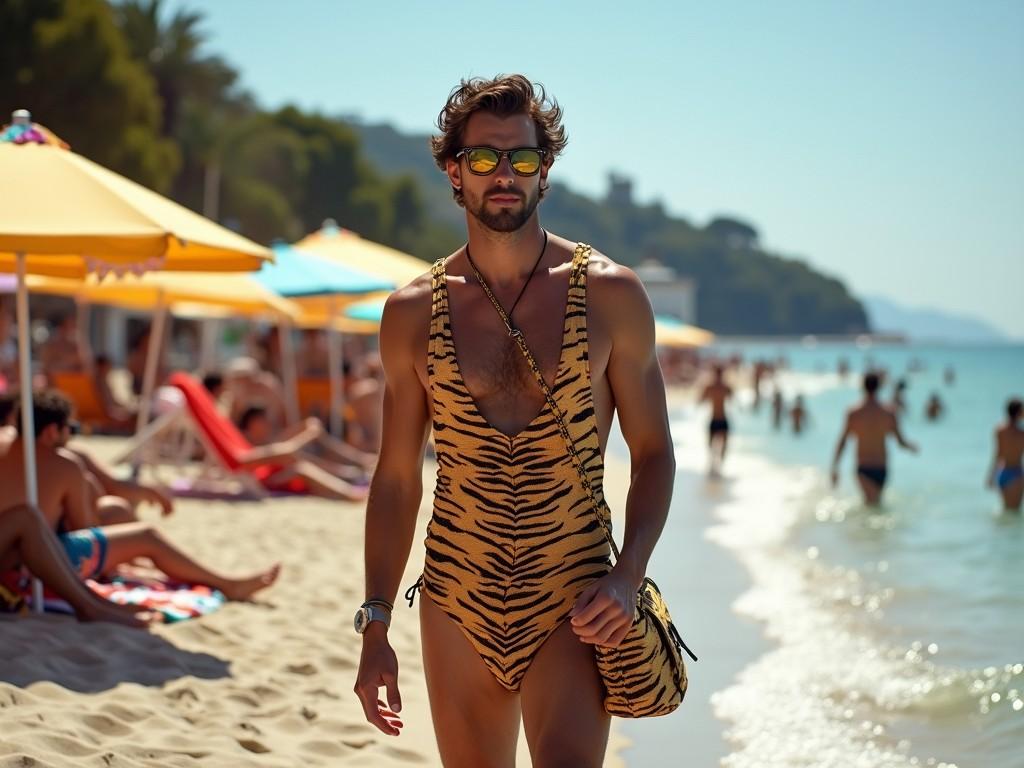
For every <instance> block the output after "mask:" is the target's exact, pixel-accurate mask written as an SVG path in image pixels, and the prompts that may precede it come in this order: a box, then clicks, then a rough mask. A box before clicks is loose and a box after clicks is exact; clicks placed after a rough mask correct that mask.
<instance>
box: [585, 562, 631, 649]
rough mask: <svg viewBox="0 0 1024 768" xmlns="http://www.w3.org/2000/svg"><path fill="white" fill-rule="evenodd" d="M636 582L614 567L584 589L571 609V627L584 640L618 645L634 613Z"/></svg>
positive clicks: (628, 627)
mask: <svg viewBox="0 0 1024 768" xmlns="http://www.w3.org/2000/svg"><path fill="white" fill-rule="evenodd" d="M636 592H637V585H636V584H634V583H632V580H631V579H629V578H627V577H626V576H625V575H623V574H621V573H618V572H616V571H615V570H614V569H613V570H612V571H611V573H609V574H608V575H607V576H603V577H602V578H600V579H598V580H597V581H595V582H593V583H592V584H591V585H590V586H588V587H587V588H586V589H584V590H583V592H582V593H581V594H580V596H579V598H577V600H576V605H574V606H573V609H572V611H571V613H570V614H569V615H570V616H571V617H572V620H571V624H572V630H573V632H575V633H576V635H577V636H578V637H579V639H580V640H582V641H583V642H584V643H590V644H592V645H603V646H607V647H609V648H616V647H618V645H619V643H621V642H622V641H623V640H624V639H625V637H626V634H627V633H628V632H629V630H630V627H632V626H633V619H634V617H635V614H636Z"/></svg>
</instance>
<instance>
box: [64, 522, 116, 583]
mask: <svg viewBox="0 0 1024 768" xmlns="http://www.w3.org/2000/svg"><path fill="white" fill-rule="evenodd" d="M57 540H58V541H60V545H61V546H62V547H64V553H65V554H66V555H67V556H68V560H70V561H71V567H72V568H73V569H74V570H75V573H77V574H78V577H79V578H81V579H92V578H95V577H96V576H99V575H100V574H101V573H103V568H104V566H105V565H106V562H107V536H106V534H104V533H103V529H102V528H86V529H84V530H81V531H69V532H67V533H58V534H57Z"/></svg>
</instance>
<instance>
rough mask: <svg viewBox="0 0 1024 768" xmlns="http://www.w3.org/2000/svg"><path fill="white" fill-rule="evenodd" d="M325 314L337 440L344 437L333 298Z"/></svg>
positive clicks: (333, 424) (337, 338)
mask: <svg viewBox="0 0 1024 768" xmlns="http://www.w3.org/2000/svg"><path fill="white" fill-rule="evenodd" d="M327 316H328V318H329V325H328V326H327V369H328V371H329V372H330V381H331V418H330V428H331V434H332V435H334V436H335V437H336V438H338V439H339V440H341V439H343V438H344V433H343V430H344V423H343V421H342V418H341V409H342V408H343V407H344V404H343V402H342V392H341V384H342V382H341V343H340V342H341V339H340V337H339V336H338V330H337V329H336V328H335V327H334V324H335V322H336V320H337V315H336V313H335V307H334V299H333V298H332V299H331V300H330V306H329V308H328V313H327Z"/></svg>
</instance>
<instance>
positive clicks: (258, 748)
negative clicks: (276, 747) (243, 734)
mask: <svg viewBox="0 0 1024 768" xmlns="http://www.w3.org/2000/svg"><path fill="white" fill-rule="evenodd" d="M235 741H237V742H238V746H240V747H241V748H242V749H247V750H249V751H250V752H252V753H253V754H257V755H265V754H266V753H267V752H269V751H270V747H268V746H266V745H264V744H261V743H260V742H258V741H256V739H235Z"/></svg>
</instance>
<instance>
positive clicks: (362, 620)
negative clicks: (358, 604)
mask: <svg viewBox="0 0 1024 768" xmlns="http://www.w3.org/2000/svg"><path fill="white" fill-rule="evenodd" d="M369 623H370V612H369V611H368V610H366V609H365V608H360V609H359V610H358V611H356V618H355V627H356V632H358V633H359V634H360V635H361V634H363V632H365V631H366V625H367V624H369Z"/></svg>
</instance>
